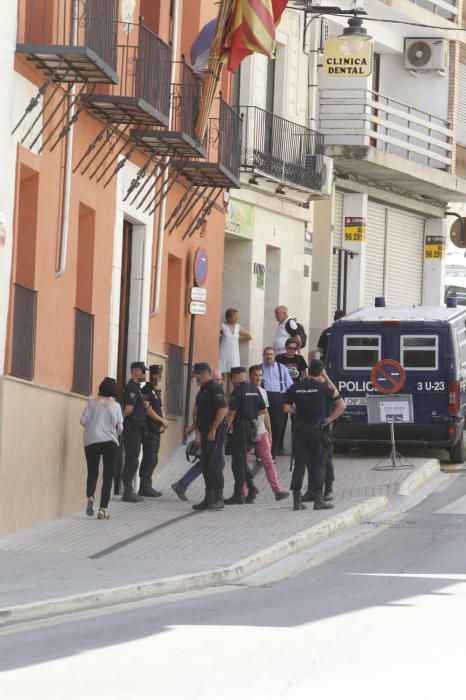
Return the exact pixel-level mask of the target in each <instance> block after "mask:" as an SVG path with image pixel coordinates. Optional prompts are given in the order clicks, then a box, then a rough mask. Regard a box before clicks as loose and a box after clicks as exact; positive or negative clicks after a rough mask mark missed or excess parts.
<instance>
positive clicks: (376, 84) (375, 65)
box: [370, 53, 380, 148]
mask: <svg viewBox="0 0 466 700" xmlns="http://www.w3.org/2000/svg"><path fill="white" fill-rule="evenodd" d="M371 90H372V93H371V96H370V97H371V100H372V101H373V102H378V101H379V90H380V54H379V53H374V58H373V61H372V85H371ZM371 114H372V116H373V117H377V116H378V114H379V110H378V109H376V108H375V107H372V108H371ZM371 128H372V131H377V124H371ZM370 145H371V146H374V148H376V147H377V139H376V138H371V139H370Z"/></svg>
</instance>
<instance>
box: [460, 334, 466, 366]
mask: <svg viewBox="0 0 466 700" xmlns="http://www.w3.org/2000/svg"><path fill="white" fill-rule="evenodd" d="M458 346H459V349H460V360H461V367H463V368H466V331H464V330H461V331H459V332H458Z"/></svg>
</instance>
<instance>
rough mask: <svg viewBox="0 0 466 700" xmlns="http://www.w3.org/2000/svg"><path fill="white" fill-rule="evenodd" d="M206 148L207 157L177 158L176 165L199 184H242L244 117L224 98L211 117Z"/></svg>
mask: <svg viewBox="0 0 466 700" xmlns="http://www.w3.org/2000/svg"><path fill="white" fill-rule="evenodd" d="M206 149H207V154H206V158H205V159H202V160H192V161H189V162H186V161H174V162H173V164H172V165H173V167H174V168H176V169H180V170H181V172H182V174H183V175H184V176H185V177H186V178H187V180H188V181H189V182H191V183H195V185H196V186H204V187H213V188H228V187H239V186H240V181H239V172H240V156H241V116H240V115H239V114H238V113H237V112H235V110H234V109H232V108H231V107H230V105H228V104H227V103H226V102H225V100H224V99H223V98H222V97H220V98H219V110H218V116H217V117H211V118H210V120H209V129H208V133H207V144H206Z"/></svg>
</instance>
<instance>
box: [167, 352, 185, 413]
mask: <svg viewBox="0 0 466 700" xmlns="http://www.w3.org/2000/svg"><path fill="white" fill-rule="evenodd" d="M183 379H184V348H180V347H179V346H178V345H171V344H169V345H168V360H167V375H166V380H165V388H166V403H165V408H166V411H167V413H169V414H170V415H172V416H182V415H183Z"/></svg>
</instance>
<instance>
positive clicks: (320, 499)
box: [314, 490, 335, 510]
mask: <svg viewBox="0 0 466 700" xmlns="http://www.w3.org/2000/svg"><path fill="white" fill-rule="evenodd" d="M330 508H335V506H334V505H333V503H329V502H328V501H325V500H324V496H323V493H322V490H320V491H316V496H315V500H314V510H329V509H330Z"/></svg>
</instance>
